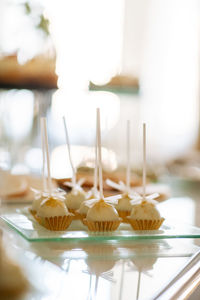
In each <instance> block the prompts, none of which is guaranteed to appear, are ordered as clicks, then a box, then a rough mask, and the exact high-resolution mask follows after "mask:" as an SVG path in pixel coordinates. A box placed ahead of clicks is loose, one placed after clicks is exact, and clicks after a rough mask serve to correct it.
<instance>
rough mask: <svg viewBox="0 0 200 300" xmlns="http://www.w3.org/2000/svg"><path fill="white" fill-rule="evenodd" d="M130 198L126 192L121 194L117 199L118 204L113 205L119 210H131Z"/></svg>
mask: <svg viewBox="0 0 200 300" xmlns="http://www.w3.org/2000/svg"><path fill="white" fill-rule="evenodd" d="M131 200H133V199H132V198H130V197H129V196H128V195H127V194H123V195H122V196H121V198H119V199H118V204H116V205H115V208H116V209H117V210H119V211H131V210H132V207H133V205H132V204H131V202H130V201H131Z"/></svg>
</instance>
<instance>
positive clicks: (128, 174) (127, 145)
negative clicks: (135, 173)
mask: <svg viewBox="0 0 200 300" xmlns="http://www.w3.org/2000/svg"><path fill="white" fill-rule="evenodd" d="M126 155H127V157H126V159H127V164H126V187H127V191H129V190H130V173H131V167H130V120H127V127H126Z"/></svg>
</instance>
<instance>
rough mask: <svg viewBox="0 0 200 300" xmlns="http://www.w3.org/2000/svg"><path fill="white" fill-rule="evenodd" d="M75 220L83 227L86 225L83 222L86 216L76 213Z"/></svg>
mask: <svg viewBox="0 0 200 300" xmlns="http://www.w3.org/2000/svg"><path fill="white" fill-rule="evenodd" d="M76 218H77V219H78V220H80V221H81V222H82V223H83V225H86V224H85V221H84V219H85V218H86V214H80V213H78V212H76ZM77 219H76V220H77Z"/></svg>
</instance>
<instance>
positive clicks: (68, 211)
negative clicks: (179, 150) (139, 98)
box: [30, 108, 164, 232]
mask: <svg viewBox="0 0 200 300" xmlns="http://www.w3.org/2000/svg"><path fill="white" fill-rule="evenodd" d="M63 122H64V128H65V136H66V142H67V147H68V154H69V160H70V163H71V167H72V171H73V177H72V181H71V182H69V183H68V185H69V186H70V187H71V188H72V189H71V191H70V192H69V193H68V194H66V193H65V192H64V191H59V190H53V189H52V185H51V174H50V159H49V149H48V136H47V123H46V119H45V118H41V136H42V151H43V183H44V184H43V185H44V188H43V191H36V196H35V200H34V201H33V204H32V208H31V210H30V211H31V213H32V214H33V216H34V217H35V219H36V220H37V221H38V222H39V223H40V224H41V225H43V226H44V227H46V228H47V229H50V230H66V229H67V228H68V226H69V225H70V223H71V222H72V220H73V219H81V220H82V221H83V224H84V225H86V226H87V227H88V229H89V230H90V231H100V232H101V231H113V230H116V229H117V228H118V226H119V225H120V223H121V222H127V223H130V224H131V226H132V228H133V229H134V230H155V229H158V228H159V227H160V226H161V224H162V223H163V221H164V219H163V218H162V217H161V216H160V213H159V211H158V210H157V208H156V206H155V204H156V201H155V200H154V199H155V198H156V197H158V196H159V195H158V194H157V193H155V194H152V195H149V196H146V124H143V195H142V196H140V195H139V194H137V193H135V192H132V190H131V188H130V121H128V122H127V173H126V184H124V183H120V184H119V185H118V189H119V190H121V192H122V194H120V195H117V196H113V197H108V198H105V197H104V195H103V181H102V158H101V125H100V109H99V108H97V117H96V147H95V149H96V150H95V157H96V159H95V169H94V187H93V188H92V189H91V190H90V191H89V193H87V194H86V193H85V192H84V191H83V189H82V187H81V184H82V183H83V180H84V179H81V180H79V182H77V181H76V170H75V168H74V165H73V162H72V158H71V149H70V142H69V136H68V131H67V126H66V121H65V118H63ZM45 165H47V173H48V176H47V181H46V179H45V174H44V171H45ZM97 183H98V185H99V190H98V189H97ZM107 183H108V184H110V185H113V184H114V185H116V183H114V182H111V181H109V180H107Z"/></svg>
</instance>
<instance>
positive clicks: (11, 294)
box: [0, 233, 29, 300]
mask: <svg viewBox="0 0 200 300" xmlns="http://www.w3.org/2000/svg"><path fill="white" fill-rule="evenodd" d="M0 235H1V233H0ZM28 285H29V284H28V281H27V279H26V278H25V276H24V274H23V271H22V270H21V268H20V267H19V265H17V263H16V262H14V260H12V259H11V258H10V257H8V255H7V254H6V253H5V250H4V249H3V244H2V238H1V237H0V299H4V300H5V299H16V298H17V299H19V297H21V296H22V295H23V294H24V293H25V292H26V291H27V290H28Z"/></svg>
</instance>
